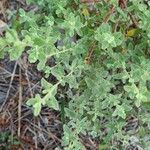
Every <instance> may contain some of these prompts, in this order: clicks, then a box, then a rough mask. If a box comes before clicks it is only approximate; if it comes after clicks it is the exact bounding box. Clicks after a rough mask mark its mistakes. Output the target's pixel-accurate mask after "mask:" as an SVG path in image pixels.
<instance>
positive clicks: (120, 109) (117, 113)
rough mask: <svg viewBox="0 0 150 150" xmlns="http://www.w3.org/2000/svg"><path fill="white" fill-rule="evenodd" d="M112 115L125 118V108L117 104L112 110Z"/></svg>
mask: <svg viewBox="0 0 150 150" xmlns="http://www.w3.org/2000/svg"><path fill="white" fill-rule="evenodd" d="M112 116H119V117H121V118H123V119H125V118H126V113H125V110H124V108H123V107H122V106H120V105H117V106H116V109H115V111H114V112H113V114H112Z"/></svg>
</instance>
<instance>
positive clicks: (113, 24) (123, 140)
mask: <svg viewBox="0 0 150 150" xmlns="http://www.w3.org/2000/svg"><path fill="white" fill-rule="evenodd" d="M27 3H28V4H35V5H37V6H38V11H35V12H34V11H32V10H31V11H29V12H25V11H24V10H23V9H20V10H19V19H18V20H17V19H16V17H15V16H14V17H13V18H12V20H13V21H12V24H11V27H10V29H8V31H7V32H6V35H5V37H3V38H1V39H0V46H1V47H2V50H1V51H0V52H1V57H2V58H3V56H4V54H5V53H6V52H7V53H9V55H10V59H11V60H16V59H18V58H19V57H20V56H21V54H22V52H23V51H26V52H27V53H28V59H29V61H30V62H31V63H37V69H38V70H39V71H42V72H43V73H44V74H45V77H43V79H42V81H41V85H42V87H43V90H42V93H41V94H38V95H35V97H34V98H31V99H29V100H28V102H27V104H28V105H29V106H32V108H33V112H34V115H35V116H37V115H38V114H39V113H40V111H41V109H42V106H45V105H46V106H48V107H50V108H53V109H55V110H58V111H60V112H61V113H63V111H62V110H63V109H64V114H63V115H64V117H63V120H65V124H64V125H63V129H64V134H63V135H64V136H63V139H62V145H63V146H64V149H66V150H83V149H85V147H84V146H83V145H82V143H81V142H80V138H79V135H81V134H84V135H87V136H90V137H92V138H98V139H99V143H100V144H99V149H101V150H102V149H125V147H127V145H128V144H129V139H130V137H131V136H132V135H133V134H134V135H135V136H136V137H137V138H138V139H139V143H138V144H139V145H141V146H142V147H143V148H145V149H146V148H147V147H148V145H150V143H148V142H147V141H145V137H147V136H148V135H149V129H150V120H149V108H150V107H149V104H150V99H149V97H150V61H149V56H150V49H149V48H150V46H149V45H150V21H149V20H150V10H149V2H147V3H146V2H144V1H142V0H129V1H127V3H125V1H122V0H119V2H118V1H114V0H110V1H106V0H101V1H98V2H95V3H91V4H90V5H89V4H88V3H81V2H80V1H79V0H55V1H54V0H51V1H49V0H27ZM91 6H92V10H91V9H89V7H91ZM72 37H75V38H76V40H75V41H72V40H71V38H72ZM58 42H60V43H61V44H60V45H59V44H58ZM56 44H58V45H57V46H56ZM51 59H52V60H53V61H54V65H52V66H49V65H47V61H48V60H51ZM52 75H53V76H55V78H56V80H57V82H56V83H49V82H48V80H47V79H48V78H49V77H50V76H52ZM64 87H66V89H67V90H66V91H65V92H64V93H63V92H60V91H61V89H62V88H64ZM63 91H64V90H63ZM62 104H64V105H62ZM130 118H137V120H138V121H137V122H138V126H137V129H136V131H134V129H132V128H131V129H128V128H127V127H128V120H129V119H130ZM138 144H137V145H138ZM103 147H104V148H103Z"/></svg>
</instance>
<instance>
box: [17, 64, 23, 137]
mask: <svg viewBox="0 0 150 150" xmlns="http://www.w3.org/2000/svg"><path fill="white" fill-rule="evenodd" d="M21 80H22V77H21V68H20V67H19V84H20V85H19V102H18V137H20V129H21V106H22V85H21Z"/></svg>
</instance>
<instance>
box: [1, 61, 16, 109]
mask: <svg viewBox="0 0 150 150" xmlns="http://www.w3.org/2000/svg"><path fill="white" fill-rule="evenodd" d="M17 64H18V62H17V61H16V63H15V65H14V69H13V73H12V76H11V79H10V83H9V88H8V90H7V94H6V97H5V100H4V102H3V104H2V105H1V107H0V112H1V111H2V109H3V107H4V105H5V104H6V101H7V99H8V97H9V93H10V90H11V87H12V82H13V80H14V77H15V72H16V68H17Z"/></svg>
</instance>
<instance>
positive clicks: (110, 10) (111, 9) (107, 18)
mask: <svg viewBox="0 0 150 150" xmlns="http://www.w3.org/2000/svg"><path fill="white" fill-rule="evenodd" d="M114 10H115V6H113V5H112V6H111V7H110V9H109V11H108V13H107V14H106V16H105V18H104V20H103V22H104V23H107V22H108V21H109V18H110V16H111V14H113V12H114Z"/></svg>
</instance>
